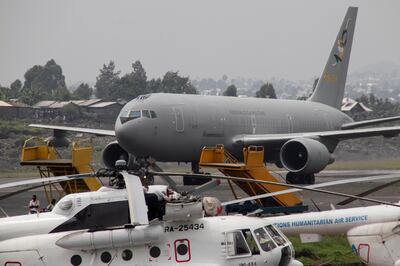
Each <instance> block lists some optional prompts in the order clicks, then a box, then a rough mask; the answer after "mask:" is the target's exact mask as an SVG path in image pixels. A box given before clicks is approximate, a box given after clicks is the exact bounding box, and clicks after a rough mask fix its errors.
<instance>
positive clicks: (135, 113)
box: [120, 110, 157, 124]
mask: <svg viewBox="0 0 400 266" xmlns="http://www.w3.org/2000/svg"><path fill="white" fill-rule="evenodd" d="M141 117H144V118H157V114H156V112H155V111H153V110H131V111H129V112H122V113H121V116H120V119H121V123H122V124H123V123H125V122H128V121H130V120H134V119H137V118H141Z"/></svg>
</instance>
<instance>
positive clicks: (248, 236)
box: [242, 229, 260, 255]
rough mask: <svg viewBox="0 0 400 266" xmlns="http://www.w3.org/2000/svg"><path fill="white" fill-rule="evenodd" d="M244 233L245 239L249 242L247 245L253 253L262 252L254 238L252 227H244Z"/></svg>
mask: <svg viewBox="0 0 400 266" xmlns="http://www.w3.org/2000/svg"><path fill="white" fill-rule="evenodd" d="M242 233H243V235H244V239H245V240H246V242H247V245H248V246H249V248H250V251H251V254H253V255H258V254H260V249H259V248H258V245H257V242H256V240H255V239H254V237H253V234H252V233H251V231H250V229H243V230H242Z"/></svg>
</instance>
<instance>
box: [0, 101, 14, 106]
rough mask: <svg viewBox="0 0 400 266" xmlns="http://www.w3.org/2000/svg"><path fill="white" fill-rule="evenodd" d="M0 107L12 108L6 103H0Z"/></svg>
mask: <svg viewBox="0 0 400 266" xmlns="http://www.w3.org/2000/svg"><path fill="white" fill-rule="evenodd" d="M0 106H1V107H12V105H11V104H9V103H6V102H5V101H0Z"/></svg>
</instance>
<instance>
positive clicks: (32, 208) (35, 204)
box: [28, 195, 40, 214]
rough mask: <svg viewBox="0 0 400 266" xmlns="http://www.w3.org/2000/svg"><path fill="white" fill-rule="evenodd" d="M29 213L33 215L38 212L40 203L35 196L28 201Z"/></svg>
mask: <svg viewBox="0 0 400 266" xmlns="http://www.w3.org/2000/svg"><path fill="white" fill-rule="evenodd" d="M28 208H29V213H30V214H35V213H39V212H40V201H39V200H38V199H37V197H36V195H33V196H32V199H31V200H30V201H29V205H28Z"/></svg>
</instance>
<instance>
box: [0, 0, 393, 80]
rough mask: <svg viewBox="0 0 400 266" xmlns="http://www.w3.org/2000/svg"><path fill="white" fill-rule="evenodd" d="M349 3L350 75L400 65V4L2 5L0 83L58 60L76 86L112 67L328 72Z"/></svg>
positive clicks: (248, 73) (216, 74)
mask: <svg viewBox="0 0 400 266" xmlns="http://www.w3.org/2000/svg"><path fill="white" fill-rule="evenodd" d="M348 6H358V7H359V10H358V18H357V23H356V33H355V37H354V44H353V49H352V56H351V61H350V69H349V71H350V72H351V71H352V70H356V69H357V68H359V67H362V66H366V65H369V64H374V63H377V62H380V61H393V62H395V63H400V15H399V11H400V1H369V0H368V1H366V0H365V1H339V0H334V1H333V0H327V1H321V0H316V1H297V0H296V1H282V0H280V1H265V0H263V1H235V0H221V1H219V0H201V1H191V0H168V1H167V0H160V1H151V0H147V1H133V0H127V1H119V0H113V1H103V0H90V1H82V0H76V1H73V0H68V1H58V0H49V1H32V0H28V1H18V0H0V40H1V42H0V84H3V85H9V84H10V83H11V82H12V81H13V80H15V79H16V78H20V79H23V75H24V73H25V71H26V70H27V69H28V68H30V67H32V66H33V65H35V64H40V65H43V64H44V63H46V62H47V61H48V60H49V59H51V58H53V59H55V60H56V62H57V63H58V64H60V65H61V66H62V68H63V71H64V75H65V76H66V79H67V83H68V84H71V83H75V82H78V81H88V82H94V81H95V77H96V76H97V75H98V73H99V69H100V68H101V67H102V64H103V63H106V62H108V61H109V60H114V61H115V64H116V66H117V68H118V69H120V70H121V71H122V73H126V72H128V71H131V63H132V62H133V61H135V60H140V61H141V62H142V64H143V66H144V67H145V69H146V71H147V74H148V76H149V77H161V76H162V75H163V74H164V73H165V72H166V71H169V70H175V71H176V70H178V71H179V72H180V73H181V74H183V75H186V76H190V77H191V78H198V77H200V78H202V77H213V78H220V77H221V76H222V75H223V74H227V75H228V77H230V78H234V77H238V76H241V77H255V78H261V79H268V78H271V77H273V76H275V77H282V78H288V79H309V78H311V77H313V76H319V75H320V73H321V71H322V69H323V66H324V65H325V61H326V60H327V57H328V54H329V51H330V49H331V46H332V44H333V41H334V38H335V37H336V34H337V31H338V30H339V27H340V24H341V22H342V19H343V17H344V15H345V12H346V9H347V7H348Z"/></svg>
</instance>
